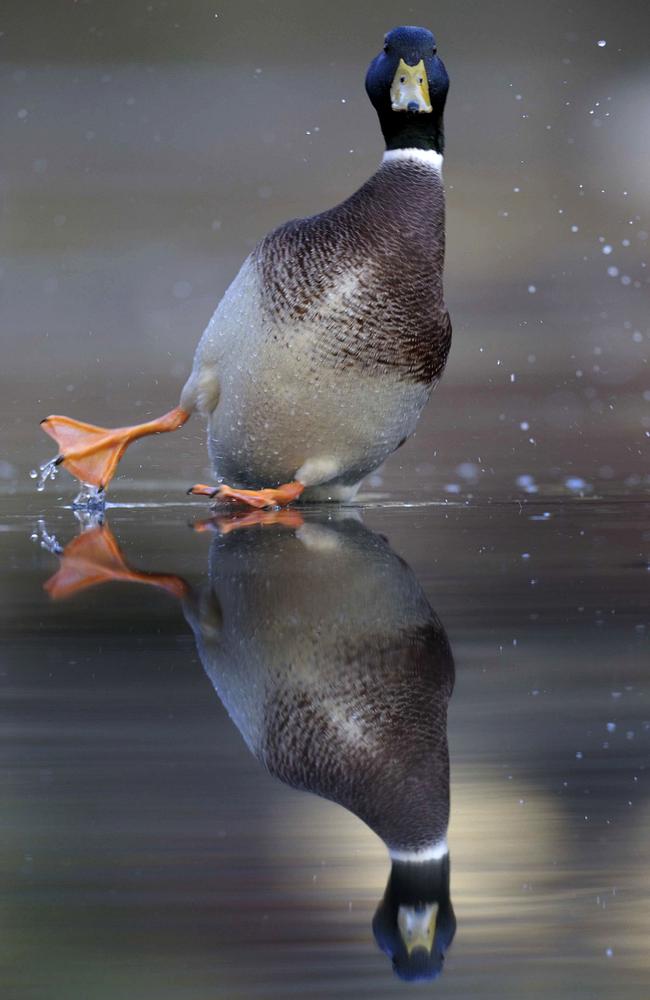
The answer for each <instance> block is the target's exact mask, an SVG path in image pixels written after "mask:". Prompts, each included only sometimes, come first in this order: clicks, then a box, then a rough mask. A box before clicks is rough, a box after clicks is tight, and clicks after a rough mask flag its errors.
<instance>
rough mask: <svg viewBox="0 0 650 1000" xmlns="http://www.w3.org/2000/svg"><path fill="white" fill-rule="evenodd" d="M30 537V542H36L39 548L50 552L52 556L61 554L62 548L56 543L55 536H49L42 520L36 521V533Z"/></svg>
mask: <svg viewBox="0 0 650 1000" xmlns="http://www.w3.org/2000/svg"><path fill="white" fill-rule="evenodd" d="M31 537H32V541H38V543H39V545H40V546H41V548H42V549H45V550H46V552H52V553H53V555H60V554H61V553H62V552H63V546H62V545H60V544H59V542H58V541H57V539H56V535H50V533H49V532H48V530H47V528H46V527H45V521H44V520H43V519H42V518H39V519H38V521H37V531H35V532H34V533H33V534H32V536H31Z"/></svg>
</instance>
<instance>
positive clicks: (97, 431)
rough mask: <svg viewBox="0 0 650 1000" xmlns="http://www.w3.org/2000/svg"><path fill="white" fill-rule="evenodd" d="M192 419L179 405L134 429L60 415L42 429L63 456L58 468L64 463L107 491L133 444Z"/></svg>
mask: <svg viewBox="0 0 650 1000" xmlns="http://www.w3.org/2000/svg"><path fill="white" fill-rule="evenodd" d="M188 418H189V413H188V412H187V411H186V410H182V409H181V408H180V406H177V407H176V408H175V409H173V410H170V411H169V413H165V414H164V415H163V416H162V417H157V418H156V419H155V420H148V421H147V422H146V423H144V424H135V425H134V426H133V427H115V428H108V427H95V426H94V425H93V424H84V423H82V422H81V421H80V420H72V419H71V418H70V417H60V416H52V417H46V418H45V420H41V427H42V428H43V430H44V431H45V433H46V434H49V435H50V437H52V438H54V440H55V441H56V443H57V444H58V446H59V454H58V455H57V457H56V459H55V460H54V461H55V463H56V464H57V465H61V464H63V466H64V468H66V469H67V470H68V472H71V473H72V475H73V476H76V478H77V479H79V480H80V481H81V482H82V483H90V484H91V485H92V486H98V487H99V488H100V489H104V488H105V487H106V486H108V484H109V483H110V481H111V479H112V478H113V476H114V474H115V470H116V468H117V463H118V462H119V460H120V458H121V457H122V455H123V454H124V452H125V451H126V449H127V448H128V446H129V445H130V444H131V443H132V442H133V441H137V440H138V438H141V437H146V436H147V435H148V434H164V433H167V432H169V431H175V430H178V428H179V427H182V426H183V424H184V423H185V421H186V420H187V419H188Z"/></svg>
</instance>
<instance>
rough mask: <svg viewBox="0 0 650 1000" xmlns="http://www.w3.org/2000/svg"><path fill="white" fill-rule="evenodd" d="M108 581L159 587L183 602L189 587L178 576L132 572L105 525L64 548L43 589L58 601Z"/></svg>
mask: <svg viewBox="0 0 650 1000" xmlns="http://www.w3.org/2000/svg"><path fill="white" fill-rule="evenodd" d="M111 580H123V581H125V582H127V583H148V584H151V585H153V586H154V587H162V589H163V590H166V591H167V592H168V593H170V594H172V595H173V596H174V597H178V598H183V597H184V596H185V595H186V594H187V592H188V585H187V584H186V582H185V580H183V579H181V577H179V576H170V575H167V574H165V573H141V572H139V571H138V570H133V569H131V568H130V567H129V566H128V564H127V563H126V561H125V559H124V556H123V555H122V553H121V551H120V547H119V545H118V544H117V541H116V540H115V536H114V534H113V532H112V531H111V529H110V528H109V527H108V526H107V525H99V526H98V527H96V528H91V529H90V530H88V531H84V532H83V533H82V534H81V535H78V536H77V537H76V538H74V539H73V540H72V541H71V542H70V543H69V544H68V545H66V547H65V549H64V551H63V553H62V554H61V565H60V566H59V570H58V572H57V573H55V574H54V576H51V577H50V579H49V580H48V581H47V582H46V583H45V584H44V588H45V590H46V591H47V592H48V594H49V595H50V597H52V598H53V599H54V600H55V601H58V600H62V599H63V598H66V597H72V595H73V594H77V593H79V592H80V591H82V590H87V589H88V588H89V587H94V586H96V585H97V584H100V583H109V582H110V581H111Z"/></svg>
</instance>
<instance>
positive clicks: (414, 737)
mask: <svg viewBox="0 0 650 1000" xmlns="http://www.w3.org/2000/svg"><path fill="white" fill-rule="evenodd" d="M213 523H214V522H212V521H211V522H209V523H208V524H206V525H204V527H212V525H213ZM218 528H219V530H218V534H217V535H216V536H215V538H214V539H213V541H212V545H211V551H210V563H209V579H208V580H207V581H206V583H205V584H204V585H203V586H201V587H200V588H193V587H190V586H189V585H188V584H187V583H186V582H185V581H184V580H183V579H182V578H180V577H177V576H172V575H169V574H152V573H146V572H142V571H141V570H134V569H131V568H130V567H129V565H128V563H127V562H126V560H125V559H124V557H123V555H122V553H121V551H120V549H119V546H118V545H117V543H116V541H115V538H114V537H113V535H112V534H111V532H110V529H109V527H108V525H106V524H102V525H98V526H95V527H92V528H90V529H89V530H87V531H85V532H84V533H83V534H81V535H80V536H79V537H78V538H76V539H75V540H74V541H73V542H71V543H70V544H69V545H68V546H66V548H65V550H64V551H63V552H60V551H59V550H58V548H57V551H59V554H60V558H61V566H60V568H59V570H58V572H57V573H56V574H55V575H54V576H53V577H52V578H51V579H50V580H49V581H48V582H47V584H46V585H45V587H46V590H47V591H48V593H49V594H50V596H51V597H53V598H56V599H61V598H65V597H69V596H70V595H72V594H76V593H78V592H79V591H81V590H83V589H85V588H87V587H90V586H96V585H97V584H101V583H104V582H107V581H116V580H121V581H127V582H131V583H144V584H148V585H155V586H157V587H160V588H162V589H164V590H165V591H166V592H167V593H169V594H172V595H173V596H175V597H176V598H178V599H179V600H180V601H181V603H182V606H183V610H184V613H185V617H186V619H187V621H188V623H189V625H190V626H191V628H192V630H193V632H194V635H195V639H196V645H197V649H198V651H199V656H200V658H201V662H202V664H203V668H204V670H205V672H206V674H207V675H208V677H209V679H210V681H211V682H212V684H213V686H214V688H215V690H216V692H217V694H218V695H219V698H220V699H221V701H222V702H223V704H224V706H225V708H226V709H227V711H228V714H229V715H230V717H231V719H232V720H233V722H234V723H235V725H236V726H237V728H238V729H239V731H240V732H241V735H242V736H243V738H244V740H245V742H246V744H247V746H248V748H249V749H250V750H251V752H252V753H253V754H254V755H255V756H256V757H257V758H258V760H259V761H260V762H261V763H262V764H263V765H264V766H265V767H266V768H267V770H268V771H269V772H270V773H271V774H273V775H274V776H276V777H277V778H279V779H280V780H281V781H283V782H284V783H286V784H288V785H290V786H292V787H293V788H297V789H301V790H304V791H308V792H311V793H313V794H315V795H319V796H322V797H323V798H327V799H331V800H332V801H334V802H337V803H338V804H339V805H341V806H344V807H345V808H346V809H349V810H350V811H351V812H353V813H355V814H356V815H357V816H359V817H360V819H362V820H363V821H364V822H365V823H366V824H367V825H368V826H369V827H370V829H372V830H373V831H374V832H375V833H376V834H377V835H378V836H379V837H380V838H381V839H382V840H383V841H384V843H385V844H386V847H387V848H388V851H389V853H390V858H391V864H392V868H391V873H390V877H389V880H388V885H387V887H386V892H385V894H384V898H383V900H382V902H381V903H380V905H379V907H378V909H377V913H376V915H375V919H374V922H373V930H374V933H375V937H376V939H377V942H378V944H379V945H380V947H381V948H382V950H383V951H384V952H386V953H387V954H389V955H390V956H391V959H392V962H393V966H394V968H395V971H396V972H397V974H398V975H400V976H401V977H402V978H407V979H413V978H432V977H434V976H435V975H437V974H438V973H439V972H440V970H441V968H442V963H443V959H444V954H445V952H446V950H447V948H448V947H449V945H450V943H451V940H452V938H453V936H454V932H455V928H456V922H455V918H454V912H453V907H452V904H451V900H450V895H449V854H448V849H447V825H448V822H449V755H448V747H447V705H448V702H449V698H450V696H451V693H452V689H453V684H454V662H453V656H452V652H451V649H450V646H449V642H448V640H447V636H446V634H445V630H444V628H443V626H442V624H441V623H440V621H439V619H438V618H437V617H436V615H435V613H434V612H433V610H432V608H431V606H430V604H429V602H428V600H427V598H426V596H425V594H424V593H423V591H422V588H421V587H420V585H419V583H418V581H417V579H416V578H415V576H414V574H413V572H412V571H411V569H410V568H409V566H408V565H407V564H406V563H405V562H404V561H403V560H402V559H400V558H399V557H398V556H397V555H396V554H395V553H394V552H393V550H392V549H391V548H390V546H389V545H388V543H387V542H386V541H385V539H383V538H382V537H381V536H380V535H377V534H375V533H374V532H372V531H369V530H368V529H367V528H365V527H364V526H363V524H361V523H360V521H358V520H357V519H356V518H354V517H346V518H341V519H332V518H331V517H327V518H326V517H325V516H324V515H320V516H319V517H317V518H313V517H312V518H310V519H309V520H305V519H304V518H303V515H302V514H301V513H300V512H299V511H298V510H279V511H261V510H254V511H249V512H248V513H244V514H243V515H242V516H241V517H240V518H238V519H235V518H234V517H231V518H228V519H225V518H224V519H220V521H219V522H218ZM242 529H245V530H242Z"/></svg>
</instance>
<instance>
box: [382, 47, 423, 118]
mask: <svg viewBox="0 0 650 1000" xmlns="http://www.w3.org/2000/svg"><path fill="white" fill-rule="evenodd" d="M390 99H391V104H392V108H393V111H418V112H420V113H423V114H426V113H429V112H431V111H432V110H433V109H432V107H431V100H430V98H429V81H428V80H427V71H426V69H425V68H424V60H423V59H420V61H419V63H417V65H415V66H409V65H407V63H405V62H404V60H403V59H400V61H399V66H398V67H397V72H396V73H395V76H394V77H393V82H392V84H391V87H390Z"/></svg>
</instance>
